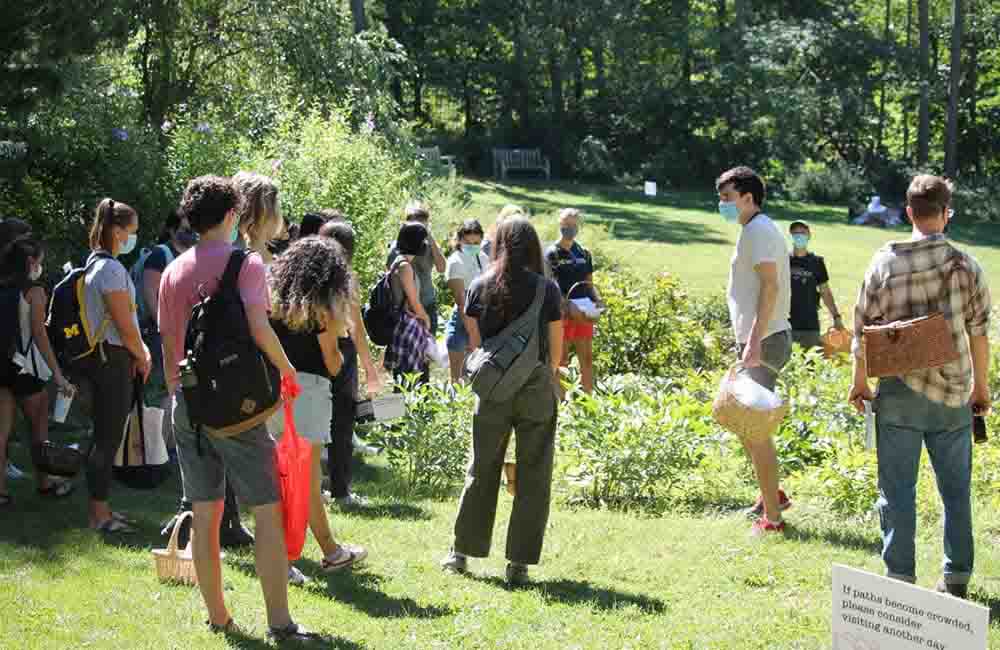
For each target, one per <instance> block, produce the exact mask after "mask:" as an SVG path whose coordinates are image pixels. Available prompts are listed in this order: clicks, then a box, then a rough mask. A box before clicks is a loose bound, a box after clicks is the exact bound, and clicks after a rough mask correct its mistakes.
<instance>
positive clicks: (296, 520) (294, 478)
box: [275, 377, 312, 561]
mask: <svg viewBox="0 0 1000 650" xmlns="http://www.w3.org/2000/svg"><path fill="white" fill-rule="evenodd" d="M301 390H302V389H301V388H300V387H299V385H298V384H296V383H295V380H294V379H292V378H291V377H286V378H284V379H282V380H281V393H282V396H283V397H284V398H285V407H284V411H285V432H284V434H282V436H281V440H279V441H278V446H277V451H276V452H275V453H276V454H277V465H278V478H279V481H280V484H281V515H282V520H283V523H284V525H285V547H286V549H287V551H288V559H289V561H292V560H297V559H299V556H301V555H302V547H303V546H305V543H306V529H307V528H308V527H309V491H310V489H311V485H310V473H311V470H312V445H311V444H310V443H309V441H308V440H306V439H305V438H303V437H302V436H300V435H299V434H298V432H297V431H296V430H295V410H294V408H293V401H294V399H295V397H297V396H298V395H299V393H300V392H301Z"/></svg>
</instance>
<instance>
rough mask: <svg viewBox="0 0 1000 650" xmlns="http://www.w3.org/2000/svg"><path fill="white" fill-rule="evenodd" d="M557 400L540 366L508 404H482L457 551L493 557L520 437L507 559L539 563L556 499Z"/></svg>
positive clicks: (460, 511) (474, 425) (459, 520)
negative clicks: (512, 449) (508, 464)
mask: <svg viewBox="0 0 1000 650" xmlns="http://www.w3.org/2000/svg"><path fill="white" fill-rule="evenodd" d="M556 404H557V397H556V388H555V383H554V379H553V377H552V373H551V370H550V369H549V368H548V367H547V366H542V367H539V368H538V369H537V370H536V371H535V372H534V374H532V375H531V377H530V378H529V379H528V381H527V382H526V383H525V385H524V387H523V388H522V389H521V390H520V391H519V392H518V394H517V396H516V397H514V399H512V400H510V401H509V402H482V401H481V402H479V404H478V406H477V408H476V414H475V415H474V416H473V420H472V462H471V463H470V464H469V471H468V475H467V477H466V480H465V489H464V490H463V492H462V499H461V501H460V502H459V506H458V516H457V518H456V519H455V542H454V548H455V551H456V552H458V553H461V554H463V555H468V556H471V557H486V556H488V555H489V553H490V542H491V541H492V538H493V523H494V520H495V519H496V513H497V498H498V496H499V490H500V473H501V470H502V468H503V461H504V453H505V452H506V450H507V443H508V442H510V435H511V432H512V431H513V433H514V435H515V436H517V445H516V454H517V456H516V457H517V495H516V496H515V497H514V509H513V512H512V513H511V515H510V523H509V525H508V528H507V559H508V560H509V561H511V562H519V563H521V564H538V560H539V558H540V557H541V554H542V541H543V539H544V537H545V526H546V524H547V523H548V519H549V502H550V500H551V496H552V463H553V460H554V456H555V436H556V413H557V408H556Z"/></svg>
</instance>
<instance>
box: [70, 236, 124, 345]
mask: <svg viewBox="0 0 1000 650" xmlns="http://www.w3.org/2000/svg"><path fill="white" fill-rule="evenodd" d="M113 259H115V258H114V257H113V256H112V255H109V254H108V253H106V252H104V251H94V252H93V253H91V254H90V257H88V258H87V262H86V264H84V266H83V277H81V278H80V281H81V282H85V277H86V275H87V271H89V270H90V267H92V266H93V265H94V264H96V263H97V262H98V261H99V260H113ZM80 295H82V296H85V295H86V292H81V294H80ZM81 302H85V299H84V301H81ZM81 306H82V307H83V308H84V311H86V309H87V306H86V305H85V304H81ZM82 316H84V317H85V316H86V314H82ZM109 327H111V314H110V313H108V312H107V310H105V314H104V318H103V319H102V320H101V324H100V325H98V326H97V331H96V332H94V337H93V338H92V339H91V341H93V343H94V346H93V347H92V348H91V349H90V352H87V354H90V353H91V352H93V351H94V349H95V348H97V347H100V345H101V344H102V343H104V335H105V334H106V333H107V331H108V328H109ZM83 356H86V355H83ZM78 358H79V357H78ZM101 360H102V361H106V360H107V359H106V357H105V356H104V348H103V347H101Z"/></svg>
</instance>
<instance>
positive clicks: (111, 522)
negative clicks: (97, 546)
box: [94, 517, 136, 535]
mask: <svg viewBox="0 0 1000 650" xmlns="http://www.w3.org/2000/svg"><path fill="white" fill-rule="evenodd" d="M94 530H96V531H97V532H99V533H104V534H105V535H131V534H133V533H135V532H136V530H135V528H132V527H131V526H129V525H128V524H126V523H125V522H124V521H121V520H118V519H115V518H114V517H112V518H111V519H106V520H104V523H103V524H101V525H100V526H96V527H95V528H94Z"/></svg>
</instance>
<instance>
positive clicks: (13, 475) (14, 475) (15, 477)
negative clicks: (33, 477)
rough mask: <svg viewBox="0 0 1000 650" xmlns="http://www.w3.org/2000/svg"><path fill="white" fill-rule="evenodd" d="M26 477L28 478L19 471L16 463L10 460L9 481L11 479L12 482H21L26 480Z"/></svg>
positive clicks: (8, 463) (8, 467) (8, 465)
mask: <svg viewBox="0 0 1000 650" xmlns="http://www.w3.org/2000/svg"><path fill="white" fill-rule="evenodd" d="M25 476H26V474H25V473H24V472H22V471H21V470H20V469H18V467H17V465H15V464H14V463H12V462H10V461H9V460H8V461H7V478H8V479H10V480H12V481H20V480H21V479H23V478H25Z"/></svg>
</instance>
